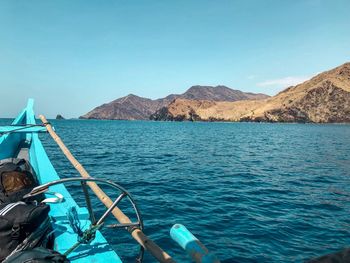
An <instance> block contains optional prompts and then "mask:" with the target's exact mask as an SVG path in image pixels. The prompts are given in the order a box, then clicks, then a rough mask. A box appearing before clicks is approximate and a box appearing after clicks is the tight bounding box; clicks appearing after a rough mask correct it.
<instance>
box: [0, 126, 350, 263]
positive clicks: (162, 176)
mask: <svg viewBox="0 0 350 263" xmlns="http://www.w3.org/2000/svg"><path fill="white" fill-rule="evenodd" d="M1 122H5V121H1ZM53 124H54V126H55V128H56V131H57V132H58V134H59V135H60V136H61V138H62V139H63V141H64V142H65V143H66V145H67V146H68V147H69V148H70V149H71V151H72V152H73V154H74V155H75V156H76V157H77V159H78V160H80V161H81V163H82V164H83V165H84V166H85V168H86V169H87V170H88V171H89V172H90V173H91V175H92V176H95V177H98V178H108V179H111V180H113V181H116V182H118V183H120V184H121V185H122V186H124V187H125V188H127V189H128V190H129V191H130V192H131V194H132V195H133V197H134V198H135V199H136V201H137V204H138V205H139V207H140V210H141V213H142V215H143V219H144V224H145V233H146V234H148V235H149V236H150V237H151V238H152V239H154V240H155V241H156V242H157V243H159V244H160V245H161V247H162V248H163V249H164V250H166V251H167V252H168V253H169V254H170V255H172V256H173V257H174V258H175V259H176V260H178V261H179V262H186V261H187V256H186V255H185V254H184V252H183V251H182V250H181V249H180V248H178V246H177V244H175V243H174V242H173V241H172V240H171V238H170V236H169V230H170V228H171V226H172V225H173V224H175V223H182V224H184V225H186V226H187V228H188V229H190V230H191V231H192V233H193V234H195V235H196V236H197V237H198V238H199V239H200V240H201V241H202V242H203V243H204V244H205V245H206V246H207V247H208V248H209V250H211V251H212V252H214V253H215V254H216V255H217V256H218V257H219V258H220V259H221V260H222V261H223V262H302V261H304V260H306V259H309V258H311V257H315V256H319V255H322V254H325V253H329V252H332V251H337V250H339V249H342V248H344V247H346V246H350V213H349V211H350V125H313V124H307V125H303V124H258V123H200V122H196V123H190V122H184V123H175V122H143V121H94V120H91V121H87V120H64V121H53ZM41 138H42V140H43V143H44V146H45V148H46V150H47V153H48V155H49V157H50V158H51V160H52V163H53V164H54V166H55V168H56V170H57V171H58V173H59V174H60V175H61V176H62V177H68V176H76V175H77V173H76V172H75V170H74V169H73V168H71V166H70V165H69V164H68V162H67V160H66V159H65V158H64V156H63V155H62V154H61V152H60V150H59V149H58V147H57V146H56V145H55V143H54V142H53V141H52V139H51V138H50V137H49V135H45V134H44V135H41ZM72 191H73V194H74V197H75V198H76V199H77V200H78V202H79V203H82V200H83V197H82V194H81V191H80V189H79V188H78V187H76V188H72ZM94 202H95V201H94ZM96 203H97V202H96ZM101 209H102V208H101ZM101 211H102V210H101ZM101 211H99V212H100V213H101ZM104 233H105V235H106V237H107V239H108V240H109V241H110V242H112V243H114V248H115V249H117V250H118V251H119V254H120V255H121V257H122V258H123V259H124V260H125V261H127V262H133V260H134V256H135V255H136V254H137V246H136V245H134V244H135V242H133V240H132V239H131V238H129V237H128V235H127V234H126V233H124V231H123V230H114V229H105V230H104ZM146 254H147V253H146ZM145 262H154V260H153V259H152V257H150V256H148V255H146V258H145Z"/></svg>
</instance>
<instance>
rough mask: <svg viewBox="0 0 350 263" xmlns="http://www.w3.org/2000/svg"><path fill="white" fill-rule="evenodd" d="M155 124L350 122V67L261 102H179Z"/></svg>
mask: <svg viewBox="0 0 350 263" xmlns="http://www.w3.org/2000/svg"><path fill="white" fill-rule="evenodd" d="M151 117H152V119H154V120H203V121H259V122H260V121H265V122H315V123H324V122H330V123H333V122H350V63H345V64H343V65H341V66H339V67H337V68H335V69H332V70H330V71H326V72H323V73H321V74H318V75H317V76H315V77H313V78H312V79H310V80H308V81H306V82H304V83H302V84H299V85H296V86H293V87H289V88H287V89H285V90H284V91H282V92H280V93H279V94H277V95H276V96H273V97H271V98H267V99H262V100H242V101H236V102H217V101H208V100H192V99H190V100H189V99H181V98H178V99H176V100H175V101H173V102H172V103H170V104H169V105H168V106H167V107H163V108H161V109H160V110H158V111H157V112H156V113H154V114H153V115H152V116H151Z"/></svg>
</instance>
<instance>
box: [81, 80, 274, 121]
mask: <svg viewBox="0 0 350 263" xmlns="http://www.w3.org/2000/svg"><path fill="white" fill-rule="evenodd" d="M267 97H269V96H267V95H265V94H262V93H257V94H256V93H251V92H243V91H240V90H234V89H230V88H228V87H226V86H223V85H219V86H215V87H213V86H200V85H195V86H192V87H190V88H189V89H188V90H187V91H186V92H184V93H182V94H169V95H168V96H166V97H164V98H159V99H155V100H152V99H148V98H143V97H139V96H137V95H134V94H129V95H127V96H125V97H121V98H118V99H115V100H113V101H111V102H109V103H105V104H102V105H100V106H98V107H96V108H94V109H93V110H91V111H89V112H88V113H86V114H84V115H82V116H80V117H79V118H81V119H112V120H116V119H117V120H148V119H149V118H150V116H151V115H152V114H153V113H155V112H156V111H157V110H159V109H160V108H162V107H166V106H167V105H168V104H170V103H171V102H172V101H173V100H174V99H177V98H191V99H208V100H213V101H237V100H241V99H264V98H267Z"/></svg>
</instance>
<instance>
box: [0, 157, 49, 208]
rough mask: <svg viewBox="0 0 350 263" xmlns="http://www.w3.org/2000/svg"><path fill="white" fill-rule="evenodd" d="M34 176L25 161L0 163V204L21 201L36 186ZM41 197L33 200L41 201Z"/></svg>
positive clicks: (3, 161)
mask: <svg viewBox="0 0 350 263" xmlns="http://www.w3.org/2000/svg"><path fill="white" fill-rule="evenodd" d="M38 185H39V184H38V180H37V177H36V174H35V172H34V170H33V168H32V166H31V165H30V163H29V162H28V161H27V160H25V159H16V158H11V159H6V160H2V161H0V204H1V203H11V202H17V201H21V200H22V199H23V196H24V195H25V194H27V193H29V192H30V191H31V190H32V189H33V188H34V187H36V186H38ZM42 198H43V195H39V196H37V197H36V198H35V200H37V201H41V200H42Z"/></svg>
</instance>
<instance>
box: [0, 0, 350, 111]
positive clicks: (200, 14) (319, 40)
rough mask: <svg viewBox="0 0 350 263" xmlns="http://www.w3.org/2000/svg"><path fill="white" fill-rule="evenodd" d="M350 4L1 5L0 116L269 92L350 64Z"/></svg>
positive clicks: (334, 0)
mask: <svg viewBox="0 0 350 263" xmlns="http://www.w3.org/2000/svg"><path fill="white" fill-rule="evenodd" d="M349 10H350V1H349V0H343V1H342V0H329V1H327V0H323V1H321V0H304V1H299V0H285V1H279V0H275V1H269V0H266V1H262V0H255V1H253V0H248V1H246V0H241V1H235V0H229V1H224V0H218V1H206V0H198V1H191V0H176V1H175V0H173V1H170V0H158V1H153V0H145V1H141V0H140V1H126V0H125V1H117V0H113V1H98V0H96V1H87V0H81V1H79V0H67V1H65V0H50V1H47V0H42V1H35V0H31V1H28V0H22V1H17V0H8V1H7V0H2V1H0V91H1V96H0V99H1V103H0V116H1V117H7V116H9V117H12V116H14V115H16V114H17V113H18V111H19V110H20V109H21V108H22V107H23V106H24V104H25V102H26V100H27V98H28V97H33V98H34V99H35V100H36V112H37V113H44V114H46V115H47V116H48V117H54V116H55V115H56V114H57V113H61V114H62V115H64V116H66V117H78V116H79V115H81V114H84V113H86V112H87V111H89V110H90V109H92V108H94V107H95V106H98V105H100V104H102V103H105V102H109V101H111V100H113V99H116V98H118V97H121V96H125V95H127V94H129V93H134V94H136V95H139V96H144V97H149V98H159V97H163V96H166V95H167V94H170V93H182V92H184V91H185V90H186V89H187V88H189V87H190V86H191V85H196V84H200V85H219V84H222V85H227V86H229V87H231V88H235V89H240V90H243V91H251V92H263V93H267V94H270V95H273V94H275V93H276V92H278V91H280V90H281V89H283V88H284V87H286V86H288V85H289V84H293V83H296V82H300V81H302V80H304V79H306V78H308V77H310V76H312V75H314V74H316V73H317V72H321V71H324V70H327V69H330V68H333V67H335V66H338V65H340V64H342V63H344V62H346V61H350V15H349Z"/></svg>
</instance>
